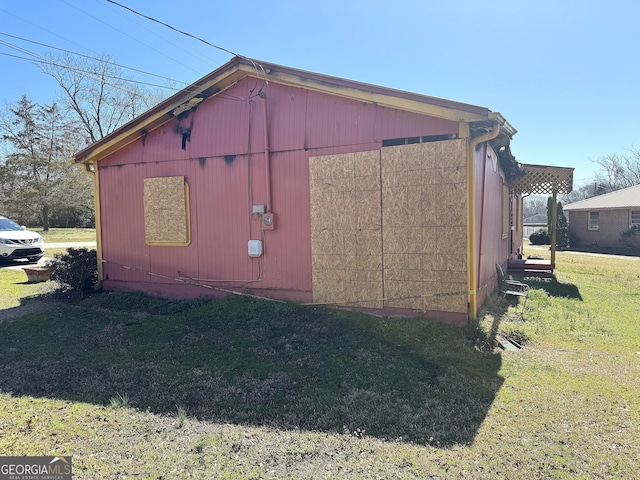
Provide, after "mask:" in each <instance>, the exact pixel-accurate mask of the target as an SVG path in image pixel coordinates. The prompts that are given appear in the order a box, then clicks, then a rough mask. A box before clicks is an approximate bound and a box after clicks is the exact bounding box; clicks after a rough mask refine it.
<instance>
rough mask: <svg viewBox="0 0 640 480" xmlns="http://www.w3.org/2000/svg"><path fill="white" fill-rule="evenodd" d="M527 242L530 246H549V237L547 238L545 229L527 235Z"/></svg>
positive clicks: (547, 234)
mask: <svg viewBox="0 0 640 480" xmlns="http://www.w3.org/2000/svg"><path fill="white" fill-rule="evenodd" d="M529 241H530V242H531V245H551V237H549V232H548V231H547V229H546V228H541V229H540V230H536V231H535V232H533V233H532V234H531V235H529Z"/></svg>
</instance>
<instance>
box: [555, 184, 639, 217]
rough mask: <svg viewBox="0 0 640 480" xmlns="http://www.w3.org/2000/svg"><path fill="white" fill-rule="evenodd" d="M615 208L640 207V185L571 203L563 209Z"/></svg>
mask: <svg viewBox="0 0 640 480" xmlns="http://www.w3.org/2000/svg"><path fill="white" fill-rule="evenodd" d="M614 208H640V185H635V186H633V187H627V188H623V189H622V190H616V191H615V192H609V193H605V194H604V195H598V196H597V197H591V198H587V199H586V200H580V201H579V202H574V203H570V204H569V205H567V206H565V207H563V210H564V211H567V210H569V211H571V210H607V209H614Z"/></svg>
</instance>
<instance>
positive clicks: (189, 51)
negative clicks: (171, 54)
mask: <svg viewBox="0 0 640 480" xmlns="http://www.w3.org/2000/svg"><path fill="white" fill-rule="evenodd" d="M94 2H96V3H99V4H100V5H102V6H105V7H106V8H108V9H109V10H110V11H112V12H114V13H115V14H117V15H118V16H120V17H122V18H124V19H125V20H126V21H128V22H131V23H133V24H135V25H136V26H137V27H138V28H142V29H144V30H146V31H147V32H149V33H150V34H152V35H154V36H156V37H158V38H159V39H161V40H163V41H165V42H167V43H169V44H171V45H173V46H174V47H176V48H178V49H180V50H182V51H183V52H184V53H186V54H187V55H190V56H192V57H194V58H196V59H197V60H199V61H201V62H202V63H204V64H206V65H207V67H209V66H210V64H211V62H212V59H211V58H210V57H208V56H206V55H204V54H201V53H200V52H199V51H197V50H195V49H193V48H192V47H191V46H189V44H188V43H186V42H185V41H184V40H182V39H181V38H180V37H177V38H176V37H175V36H173V37H170V36H169V35H168V34H167V33H165V30H160V31H158V30H157V29H151V28H148V27H147V26H146V25H145V24H143V23H142V21H139V19H136V18H135V17H132V16H131V15H128V13H127V12H123V11H122V10H121V9H120V8H118V7H117V6H115V5H108V4H107V5H104V4H103V3H102V0H94ZM140 20H142V19H140ZM176 40H177V42H178V43H179V45H178V43H176V42H175V41H176Z"/></svg>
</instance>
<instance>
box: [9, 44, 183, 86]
mask: <svg viewBox="0 0 640 480" xmlns="http://www.w3.org/2000/svg"><path fill="white" fill-rule="evenodd" d="M0 43H4V42H2V41H0ZM0 55H4V56H6V57H12V58H17V59H19V60H26V61H28V62H33V63H42V64H45V65H52V66H54V67H60V68H64V69H66V70H71V71H73V72H78V73H83V74H85V75H87V76H89V77H92V78H93V79H95V80H101V79H100V78H99V77H97V76H96V74H95V72H90V71H88V70H83V69H81V68H76V67H72V66H70V65H65V64H62V63H56V62H53V61H51V60H47V59H46V58H44V57H42V58H41V59H37V58H28V57H21V56H19V55H13V54H11V53H6V52H0ZM28 55H33V54H30V53H28ZM104 78H111V79H113V80H121V81H124V82H131V83H138V84H140V85H147V86H150V87H158V88H165V89H167V90H173V91H176V90H178V89H176V88H174V87H167V86H166V85H157V84H154V83H149V82H141V81H139V80H131V79H129V78H123V77H116V76H113V75H105V76H104ZM104 83H106V84H107V85H110V86H112V87H113V88H117V89H118V90H122V91H123V92H127V93H131V94H135V93H136V92H133V91H132V90H127V89H126V88H124V87H122V86H120V85H115V84H113V83H109V82H104Z"/></svg>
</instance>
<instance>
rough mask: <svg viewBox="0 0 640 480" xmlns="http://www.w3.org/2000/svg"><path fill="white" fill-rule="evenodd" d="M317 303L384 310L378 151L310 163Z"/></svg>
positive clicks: (312, 241)
mask: <svg viewBox="0 0 640 480" xmlns="http://www.w3.org/2000/svg"><path fill="white" fill-rule="evenodd" d="M309 178H310V191H311V250H312V282H313V299H314V301H315V302H320V303H332V304H343V305H351V306H357V307H365V308H382V305H383V302H382V297H383V290H382V232H381V210H380V180H379V179H380V152H379V151H372V152H357V153H348V154H342V155H327V156H321V157H311V158H310V159H309Z"/></svg>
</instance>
